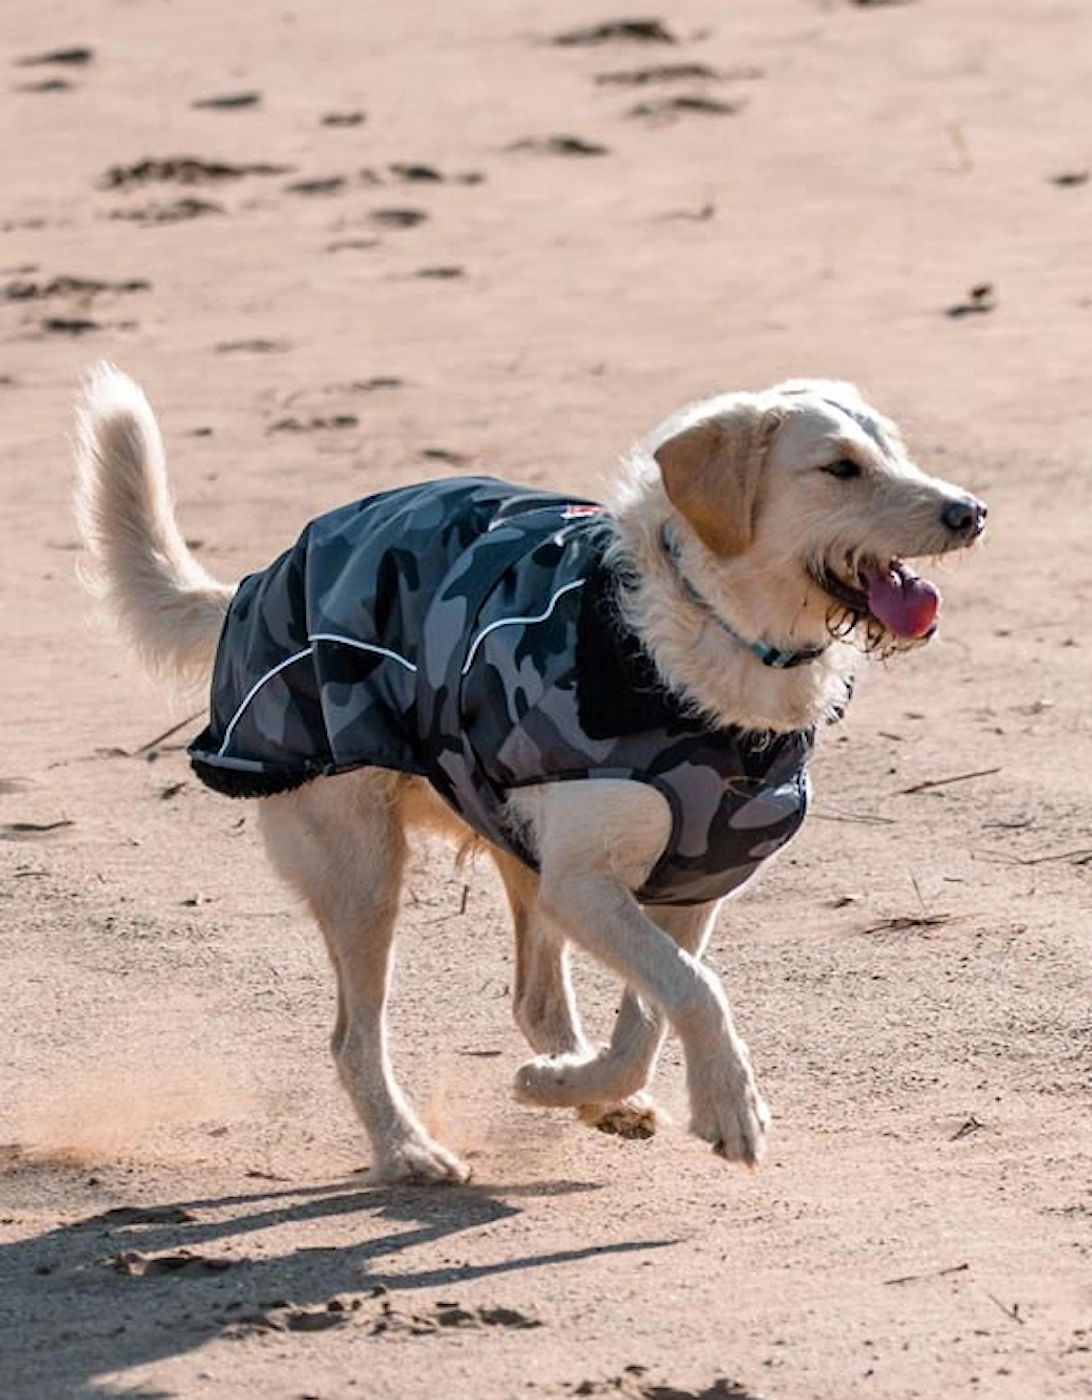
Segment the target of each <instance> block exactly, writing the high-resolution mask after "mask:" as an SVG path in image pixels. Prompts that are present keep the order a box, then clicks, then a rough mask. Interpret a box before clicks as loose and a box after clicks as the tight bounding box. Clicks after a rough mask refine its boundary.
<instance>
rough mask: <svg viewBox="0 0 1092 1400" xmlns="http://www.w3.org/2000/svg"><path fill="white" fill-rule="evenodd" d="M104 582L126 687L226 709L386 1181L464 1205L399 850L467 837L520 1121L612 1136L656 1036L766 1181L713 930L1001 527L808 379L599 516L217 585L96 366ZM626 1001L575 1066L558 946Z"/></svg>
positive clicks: (498, 492) (452, 507)
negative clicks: (424, 1111) (489, 875)
mask: <svg viewBox="0 0 1092 1400" xmlns="http://www.w3.org/2000/svg"><path fill="white" fill-rule="evenodd" d="M77 473H78V481H77V492H76V508H77V516H78V520H79V524H80V529H81V533H82V537H83V540H84V543H85V545H86V548H87V550H88V552H89V554H90V561H91V568H90V570H89V572H90V574H91V575H92V582H93V584H94V586H95V587H96V588H97V591H98V593H99V594H100V596H101V599H102V601H103V602H104V604H105V605H106V606H107V607H108V608H109V609H110V610H111V611H112V612H113V613H114V615H115V616H116V618H117V619H118V621H119V623H120V625H121V627H122V630H123V631H124V633H125V634H126V635H127V637H128V639H129V641H130V642H131V644H132V645H133V646H134V647H135V649H136V651H137V652H138V653H139V654H140V656H141V657H142V658H143V660H144V661H145V662H146V663H147V664H148V665H149V666H150V667H151V668H152V669H153V670H154V671H157V672H159V673H160V674H162V675H164V676H165V677H169V678H171V679H174V680H179V679H181V680H190V681H192V680H195V679H196V680H199V681H201V682H203V683H204V684H205V685H209V686H210V687H211V701H210V713H209V723H208V725H207V726H206V728H205V729H204V730H203V732H202V733H201V734H200V735H199V736H198V737H197V738H196V739H195V740H194V742H193V744H192V745H191V749H190V753H191V758H192V762H193V765H194V768H195V771H196V772H197V774H198V776H199V777H200V778H201V779H202V780H203V781H204V782H206V783H207V784H208V785H209V786H210V787H212V788H214V789H216V790H217V791H219V792H223V793H226V794H228V795H231V796H234V797H239V798H250V799H253V800H255V801H257V803H258V805H259V821H260V826H261V830H262V833H263V837H264V840H265V844H266V848H267V850H268V853H269V856H270V858H271V860H272V862H273V865H274V867H275V868H276V869H277V870H278V871H279V872H280V874H281V875H282V876H283V877H284V878H285V879H286V880H287V881H288V882H289V884H291V885H292V886H294V887H295V888H296V889H297V890H298V891H299V892H300V894H301V895H302V896H303V898H304V900H305V901H306V903H307V905H308V906H309V908H310V910H311V912H312V913H313V915H314V917H315V919H316V921H317V923H318V925H319V927H320V928H321V929H322V932H323V935H324V936H325V939H326V944H327V947H328V950H329V954H330V958H331V961H332V962H333V965H334V969H335V972H336V974H337V984H338V1012H337V1021H336V1025H335V1028H334V1033H333V1041H332V1044H333V1053H334V1056H335V1059H336V1062H337V1066H338V1070H339V1073H340V1075H341V1078H342V1081H343V1083H344V1085H345V1087H346V1089H347V1091H348V1093H349V1095H350V1097H351V1099H352V1101H353V1104H354V1105H355V1107H356V1110H357V1112H358V1113H359V1115H360V1118H361V1120H362V1121H363V1123H364V1126H365V1128H366V1130H367V1132H368V1136H369V1138H370V1140H371V1146H372V1151H373V1170H372V1175H373V1178H374V1179H376V1180H381V1181H395V1180H406V1179H416V1180H439V1181H444V1180H448V1181H450V1180H454V1181H462V1180H465V1179H466V1177H467V1176H468V1174H469V1173H468V1168H467V1166H466V1164H465V1163H464V1162H463V1161H462V1160H461V1159H460V1158H459V1157H458V1156H457V1155H456V1154H455V1153H453V1152H452V1151H451V1150H450V1149H449V1148H447V1147H446V1146H444V1145H443V1144H442V1143H439V1142H437V1141H436V1140H435V1139H434V1138H433V1137H431V1136H430V1135H429V1133H428V1132H427V1131H426V1130H425V1128H424V1126H423V1125H422V1123H421V1122H420V1120H419V1119H418V1117H417V1116H416V1114H415V1113H414V1111H413V1108H412V1107H411V1105H410V1104H409V1103H408V1101H407V1100H406V1098H405V1097H404V1095H403V1094H402V1092H401V1090H400V1089H399V1087H398V1084H397V1081H396V1079H395V1077H394V1074H393V1071H392V1069H391V1065H390V1060H389V1056H388V1052H387V1040H386V1030H385V1008H386V1002H387V993H388V983H389V968H390V953H391V947H392V941H393V936H394V929H395V922H396V915H397V909H398V899H399V891H400V887H401V883H402V877H403V870H404V865H405V859H406V834H407V831H408V830H409V829H411V828H414V827H421V826H424V827H431V828H434V829H439V830H441V831H443V832H446V833H449V834H451V835H452V836H454V837H455V839H456V840H458V841H460V842H465V841H466V840H474V839H477V840H481V841H483V842H484V843H485V845H486V847H487V849H488V850H489V852H490V854H491V855H492V856H493V858H494V860H495V861H496V864H497V867H498V869H499V871H500V874H501V877H502V879H503V881H504V885H505V888H506V890H507V895H508V900H509V903H510V906H511V911H512V917H513V923H514V928H515V939H516V976H515V988H514V998H515V1005H514V1010H515V1016H516V1020H517V1022H518V1024H519V1026H520V1027H521V1029H522V1030H523V1032H524V1034H525V1035H526V1037H527V1039H528V1041H529V1043H530V1045H531V1047H532V1049H533V1050H534V1051H535V1052H536V1058H534V1059H532V1060H531V1061H529V1062H528V1063H527V1064H525V1065H524V1066H523V1067H522V1068H521V1069H520V1070H519V1071H518V1073H517V1076H516V1093H517V1095H518V1097H519V1098H520V1099H521V1100H522V1101H524V1102H526V1103H530V1104H538V1105H550V1106H565V1105H567V1106H571V1107H575V1108H576V1109H577V1110H578V1111H579V1114H580V1116H581V1117H582V1118H584V1119H585V1120H587V1121H589V1122H592V1123H595V1124H597V1125H598V1126H600V1127H603V1128H604V1129H607V1130H610V1131H616V1132H621V1133H624V1134H628V1135H632V1136H641V1135H647V1134H648V1133H649V1132H650V1131H652V1129H653V1128H654V1126H655V1109H654V1106H653V1104H652V1101H651V1099H650V1098H649V1097H648V1094H647V1085H648V1082H649V1079H650V1077H651V1073H652V1070H653V1067H654V1063H655V1059H656V1055H657V1052H658V1050H659V1047H660V1044H661V1041H662V1039H663V1036H664V1034H665V1032H666V1030H667V1028H668V1027H670V1028H672V1029H673V1030H674V1031H675V1032H676V1034H677V1035H678V1036H679V1038H680V1040H681V1042H682V1045H683V1048H684V1052H685V1058H686V1068H687V1083H688V1089H689V1096H690V1104H691V1127H692V1130H693V1132H694V1133H695V1134H696V1135H697V1136H698V1137H699V1138H702V1139H704V1140H705V1141H707V1142H709V1143H711V1144H712V1145H713V1148H714V1150H715V1151H716V1152H718V1153H719V1154H720V1155H721V1156H723V1157H724V1158H726V1159H727V1160H729V1161H740V1162H743V1163H746V1164H748V1165H754V1164H756V1163H757V1162H758V1160H759V1159H760V1157H761V1155H762V1152H763V1146H764V1140H765V1136H766V1131H767V1127H768V1123H769V1114H768V1111H767V1109H766V1106H765V1104H764V1102H763V1099H762V1097H761V1095H760V1093H759V1091H758V1088H757V1086H756V1084H755V1079H754V1075H753V1073H752V1069H751V1062H750V1057H749V1055H748V1052H747V1048H746V1046H745V1045H744V1043H743V1041H742V1040H741V1038H740V1036H739V1035H738V1033H737V1032H736V1029H735V1027H734V1024H733V1020H732V1013H731V1009H730V1006H729V1002H728V998H727V996H726V994H725V991H724V988H723V986H722V984H721V982H720V980H719V979H718V978H717V976H716V975H715V974H714V973H713V972H712V971H711V970H710V969H709V968H708V967H706V966H704V965H703V963H702V960H701V959H702V953H703V950H704V948H705V945H706V942H707V940H708V937H709V934H710V930H711V927H712V923H713V920H714V917H715V914H716V911H717V908H718V905H719V903H720V901H721V900H722V899H723V898H724V897H725V896H727V895H730V894H732V893H734V892H735V891H736V890H738V889H739V888H740V887H741V886H742V885H743V884H744V883H745V882H746V881H747V880H748V879H749V878H750V876H752V875H753V874H754V872H755V871H756V870H757V869H758V868H759V867H760V866H761V865H762V864H763V863H764V862H765V861H766V860H768V859H769V858H770V857H771V856H772V855H774V854H775V852H777V851H778V850H779V849H780V848H781V847H783V846H784V844H785V843H786V842H787V841H788V840H789V839H790V838H791V837H792V835H793V834H794V833H795V832H796V830H797V829H798V827H799V826H800V823H801V822H802V820H803V817H804V812H805V808H806V803H807V795H808V780H807V761H808V757H809V755H810V753H811V750H812V745H813V742H814V738H815V734H816V731H817V729H818V728H820V727H821V726H822V725H824V724H825V723H828V722H830V721H833V720H835V719H837V718H838V717H839V716H840V715H841V714H842V712H843V711H844V709H845V706H846V705H847V703H848V702H849V698H850V694H851V689H852V683H853V676H854V672H855V670H856V668H857V664H858V662H859V659H860V657H861V655H862V654H863V653H869V652H872V653H881V654H890V653H892V652H897V651H902V650H905V649H908V648H910V647H914V646H918V645H921V644H922V643H924V642H926V641H928V639H929V638H930V637H931V636H932V635H933V633H934V631H935V627H936V614H937V611H938V608H939V604H940V595H939V593H938V591H937V589H936V588H935V586H934V585H933V584H932V583H930V582H928V581H927V580H926V579H924V578H922V577H920V576H919V575H918V574H917V573H915V572H914V571H913V570H912V569H911V567H910V566H909V565H908V564H907V562H906V561H907V560H908V559H916V558H921V557H926V556H937V555H942V554H946V553H948V552H950V551H953V550H960V549H965V548H966V547H967V546H969V545H970V544H971V543H972V542H973V541H974V540H976V539H977V538H978V537H979V535H980V534H981V533H982V530H983V528H984V526H985V521H986V507H985V506H984V505H983V504H982V502H981V501H979V500H977V499H975V497H973V496H972V495H970V494H968V493H967V492H966V491H964V490H961V489H960V488H959V487H957V486H953V485H951V484H949V483H948V482H945V481H941V480H938V479H937V478H935V477H932V476H928V475H926V474H925V473H924V472H923V471H921V470H920V469H919V468H918V467H917V466H916V465H915V464H914V462H913V461H912V459H911V457H910V456H909V454H908V452H907V449H906V447H905V446H904V443H903V440H902V438H901V437H900V435H899V433H898V431H897V429H896V428H895V426H894V425H893V424H892V423H891V422H890V421H888V420H887V419H886V418H884V417H882V416H881V415H880V414H878V413H877V412H876V411H875V410H874V409H872V408H871V407H869V405H868V404H867V403H866V402H865V400H864V399H863V397H862V396H861V394H860V393H859V391H858V390H857V389H855V388H854V387H853V386H852V385H850V384H847V383H843V382H841V381H834V380H794V381H789V382H787V383H783V384H779V385H777V386H776V387H774V388H772V389H769V390H765V391H763V392H759V393H729V394H724V395H721V396H719V397H717V398H713V399H709V400H706V401H703V402H701V403H696V404H693V405H691V406H689V407H687V408H684V409H682V410H681V411H680V412H678V413H676V414H675V415H673V416H672V417H670V418H668V419H667V420H666V421H665V422H664V423H662V424H661V425H660V426H659V427H658V428H656V429H655V430H654V431H653V432H652V433H651V434H650V436H649V437H648V438H647V439H646V440H645V441H644V442H643V443H642V444H641V445H640V446H638V447H637V448H636V449H635V450H634V452H633V453H632V455H631V458H630V461H629V466H628V470H627V472H626V473H625V474H624V475H623V478H622V480H620V482H619V483H618V485H617V488H616V490H615V491H614V493H613V499H612V500H611V502H610V504H609V506H602V505H599V504H598V503H596V502H594V501H588V500H583V499H575V498H571V497H567V496H561V495H555V494H552V493H546V492H540V491H533V490H530V489H528V488H526V487H522V486H516V485H511V484H507V483H504V482H501V481H497V480H494V479H492V478H487V477H457V478H452V479H448V480H443V481H433V482H427V483H424V484H422V485H420V486H413V487H407V488H403V489H399V490H393V491H388V492H384V493H382V494H379V495H376V496H372V497H369V498H368V499H366V500H363V501H358V502H355V503H353V504H351V505H349V506H346V507H343V508H341V509H340V510H335V511H333V512H331V513H329V514H328V515H325V516H322V517H320V518H319V519H317V520H314V521H312V522H311V523H310V524H309V525H308V526H307V527H306V528H305V530H304V531H303V533H302V535H301V536H300V537H299V539H298V540H297V542H296V543H295V544H294V545H293V546H292V547H291V548H289V549H288V550H287V551H286V552H285V553H284V554H283V555H282V556H281V557H280V558H279V559H278V560H276V561H275V562H274V563H273V564H271V565H270V566H269V568H267V569H265V570H263V571H262V572H260V573H257V574H252V575H250V576H249V577H247V578H245V579H244V580H243V581H242V582H241V583H240V584H239V585H238V586H235V585H227V584H223V583H220V582H218V581H216V580H215V579H213V578H212V577H210V576H209V575H208V574H207V573H206V571H205V570H204V569H203V567H202V566H201V564H200V563H199V562H198V561H197V560H196V559H195V558H194V556H193V554H192V552H191V551H190V550H189V549H188V547H187V546H186V544H185V542H184V540H183V537H182V535H181V534H180V532H179V529H178V526H177V524H176V521H175V517H174V511H173V508H172V505H171V499H170V494H169V488H168V484H167V477H166V469H165V464H164V454H163V447H162V443H161V439H160V435H159V431H158V428H157V426H156V421H155V418H154V416H153V414H152V411H151V409H150V408H149V406H148V403H147V401H146V399H145V398H144V395H143V394H142V393H141V391H140V389H139V388H138V387H137V386H136V385H135V384H134V383H133V382H132V380H130V379H128V378H127V377H126V376H124V375H123V374H121V373H120V372H118V371H117V370H115V369H113V368H111V367H109V366H103V367H101V368H99V369H98V370H97V371H95V372H94V373H93V374H92V376H91V377H90V379H89V381H88V384H87V388H86V392H85V395H84V398H83V401H82V404H81V407H80V412H79V434H78V449H77ZM570 941H571V942H572V943H574V944H577V945H579V946H580V947H582V948H584V949H585V950H586V951H587V952H589V953H590V954H592V955H593V956H594V957H596V958H598V959H599V960H601V961H602V962H603V963H604V964H605V965H606V966H607V967H609V968H610V969H612V970H613V971H614V972H616V973H617V974H618V976H619V977H620V978H621V979H622V981H623V982H624V983H625V988H626V990H625V993H624V997H623V1000H622V1004H621V1007H620V1010H619V1013H618V1016H617V1019H616V1021H615V1025H614V1028H613V1035H612V1039H611V1042H610V1044H609V1045H607V1046H605V1047H602V1048H593V1047H592V1046H590V1045H589V1043H588V1042H587V1041H586V1039H585V1037H584V1034H583V1032H582V1029H581V1026H580V1021H579V1018H578V1015H577V1012H576V1009H575V1006H574V1002H573V995H572V989H571V985H570V981H569V975H568V965H567V957H566V945H567V943H568V942H570Z"/></svg>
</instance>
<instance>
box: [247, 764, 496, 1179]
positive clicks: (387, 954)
mask: <svg viewBox="0 0 1092 1400" xmlns="http://www.w3.org/2000/svg"><path fill="white" fill-rule="evenodd" d="M401 781H402V780H401V779H399V778H398V777H397V776H396V775H393V774H386V773H383V774H381V773H376V772H368V773H360V774H352V775H346V776H344V777H340V778H320V779H317V780H315V781H314V782H312V783H308V784H307V785H306V786H305V787H302V788H299V789H297V790H296V791H294V792H290V793H286V794H284V795H283V796H279V797H271V798H266V799H265V800H264V801H263V802H262V803H261V806H260V809H259V811H260V822H261V828H262V834H263V836H264V837H265V843H266V849H267V850H268V852H269V855H270V858H271V860H272V861H273V864H274V866H275V867H276V868H277V870H278V871H279V872H280V873H281V875H282V876H283V877H284V878H285V879H286V880H288V882H289V883H290V884H292V885H293V886H295V888H296V889H297V890H299V892H300V893H301V894H302V895H303V897H304V899H305V900H306V901H307V904H308V906H309V907H310V909H311V912H312V913H313V914H314V916H315V919H316V920H317V922H318V924H319V927H320V928H321V929H322V932H323V935H324V937H325V939H326V946H327V948H328V950H329V953H330V959H331V961H332V962H333V964H334V969H335V971H336V973H337V984H338V1011H337V1022H336V1025H335V1027H334V1034H333V1038H332V1042H331V1044H332V1049H333V1053H334V1059H335V1061H336V1063H337V1068H338V1073H339V1074H340V1076H341V1080H342V1083H343V1084H344V1085H345V1088H346V1090H347V1091H348V1094H349V1097H350V1098H351V1099H352V1101H353V1105H354V1107H355V1108H356V1111H357V1113H358V1114H359V1115H360V1118H361V1120H362V1122H363V1124H364V1126H365V1128H366V1129H367V1132H368V1136H369V1138H370V1140H371V1145H372V1152H373V1155H374V1161H373V1165H372V1171H371V1178H372V1179H373V1180H375V1181H405V1180H424V1181H465V1180H466V1179H467V1177H468V1176H469V1174H470V1173H469V1169H468V1168H467V1166H466V1164H465V1163H464V1162H462V1161H461V1160H460V1159H459V1158H458V1157H457V1156H456V1155H455V1154H454V1153H453V1152H450V1151H449V1150H448V1149H447V1148H446V1147H444V1146H443V1145H442V1144H440V1143H438V1142H436V1141H434V1139H433V1138H432V1137H430V1136H429V1134H428V1132H427V1131H426V1130H425V1128H424V1126H423V1124H422V1123H421V1122H420V1121H419V1120H418V1118H417V1117H416V1115H415V1114H414V1112H413V1109H412V1108H411V1107H410V1105H409V1103H408V1102H407V1100H406V1099H405V1098H404V1096H403V1095H402V1092H401V1090H400V1089H399V1087H398V1084H397V1081H396V1080H395V1077H394V1074H393V1071H392V1069H391V1064H390V1056H389V1053H388V1047H387V1034H386V1023H385V1013H386V1005H387V994H388V988H389V983H390V965H391V947H392V943H393V938H394V925H395V918H396V916H397V912H398V896H399V891H400V887H401V883H402V871H403V866H404V864H405V837H404V834H403V829H402V820H401V815H400V812H399V791H400V784H401Z"/></svg>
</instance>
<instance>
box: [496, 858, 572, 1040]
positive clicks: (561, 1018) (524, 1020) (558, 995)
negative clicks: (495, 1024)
mask: <svg viewBox="0 0 1092 1400" xmlns="http://www.w3.org/2000/svg"><path fill="white" fill-rule="evenodd" d="M492 854H493V859H494V860H495V862H496V865H497V869H498V870H499V871H500V876H501V879H502V880H503V881H504V889H505V893H506V894H507V895H508V906H509V908H510V909H511V911H512V927H513V932H514V934H515V943H516V975H515V984H514V986H513V989H512V1013H513V1015H514V1017H515V1021H516V1025H517V1026H519V1028H520V1030H521V1031H522V1032H523V1034H524V1035H525V1036H526V1038H527V1043H528V1044H529V1045H530V1047H531V1049H532V1050H536V1051H537V1052H538V1053H539V1054H540V1055H573V1056H576V1057H579V1058H583V1057H586V1056H587V1055H588V1054H589V1048H588V1044H587V1041H586V1040H585V1039H584V1034H583V1032H582V1030H581V1028H580V1020H579V1017H578V1016H577V1011H576V1003H575V1001H574V1000H573V989H572V982H571V981H570V978H569V957H568V949H567V946H566V939H565V935H564V934H563V933H562V932H561V930H560V929H557V928H553V927H551V926H550V925H549V924H548V923H547V922H546V920H545V919H544V918H543V917H542V914H541V912H540V910H539V908H538V875H537V874H536V873H535V872H534V871H533V870H531V869H529V868H528V867H527V866H526V865H524V864H523V863H522V861H518V860H516V859H515V858H514V857H513V856H510V855H507V854H506V853H505V852H503V851H500V850H497V849H493V851H492Z"/></svg>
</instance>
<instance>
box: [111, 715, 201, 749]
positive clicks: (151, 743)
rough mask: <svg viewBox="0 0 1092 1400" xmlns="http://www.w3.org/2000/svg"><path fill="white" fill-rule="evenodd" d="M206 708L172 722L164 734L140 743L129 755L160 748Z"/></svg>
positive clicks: (197, 717)
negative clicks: (174, 722)
mask: <svg viewBox="0 0 1092 1400" xmlns="http://www.w3.org/2000/svg"><path fill="white" fill-rule="evenodd" d="M204 713H205V712H204V710H197V711H196V712H195V713H194V714H192V715H187V716H186V718H185V719H180V720H179V721H178V723H177V724H172V725H171V727H170V729H164V731H163V733H162V734H157V735H156V736H155V738H154V739H149V740H148V742H147V743H146V744H139V745H138V746H137V747H136V748H135V749H134V750H133V751H132V753H131V754H130V755H129V757H130V758H139V757H140V755H141V754H145V753H149V752H150V751H151V750H152V749H155V748H158V747H159V745H160V744H162V743H163V741H164V739H172V738H173V737H174V736H175V735H176V734H177V733H178V732H179V730H181V729H185V728H186V726H187V725H190V724H192V723H193V722H194V720H197V719H200V718H201V716H202V715H203V714H204Z"/></svg>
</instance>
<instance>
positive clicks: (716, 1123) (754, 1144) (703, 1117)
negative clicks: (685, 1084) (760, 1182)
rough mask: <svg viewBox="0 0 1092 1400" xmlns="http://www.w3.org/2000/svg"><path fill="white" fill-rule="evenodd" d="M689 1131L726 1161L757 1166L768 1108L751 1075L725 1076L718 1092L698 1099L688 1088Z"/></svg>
mask: <svg viewBox="0 0 1092 1400" xmlns="http://www.w3.org/2000/svg"><path fill="white" fill-rule="evenodd" d="M691 1111H692V1116H691V1119H690V1131H691V1132H692V1133H694V1134H695V1135H696V1136H697V1137H700V1138H702V1139H703V1140H704V1141H705V1142H708V1143H711V1144H712V1147H713V1151H714V1152H715V1153H716V1154H717V1156H718V1157H723V1158H724V1160H725V1161H726V1162H742V1163H743V1164H744V1166H747V1167H757V1166H758V1164H759V1162H760V1161H761V1160H762V1157H763V1154H764V1153H765V1151H766V1131H767V1129H768V1128H769V1126H770V1110H769V1109H768V1108H767V1107H766V1102H765V1100H764V1099H763V1097H762V1095H761V1094H760V1093H759V1092H758V1088H757V1086H756V1084H755V1082H754V1078H753V1076H752V1075H751V1074H750V1073H749V1072H748V1073H747V1074H746V1075H745V1076H744V1077H742V1078H740V1077H738V1076H733V1077H732V1078H730V1079H729V1078H728V1077H727V1076H726V1077H725V1080H724V1083H723V1086H722V1088H721V1092H719V1093H717V1094H714V1095H709V1096H708V1097H705V1098H704V1100H703V1101H702V1102H699V1101H698V1099H697V1096H696V1095H695V1094H694V1092H693V1089H691Z"/></svg>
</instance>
